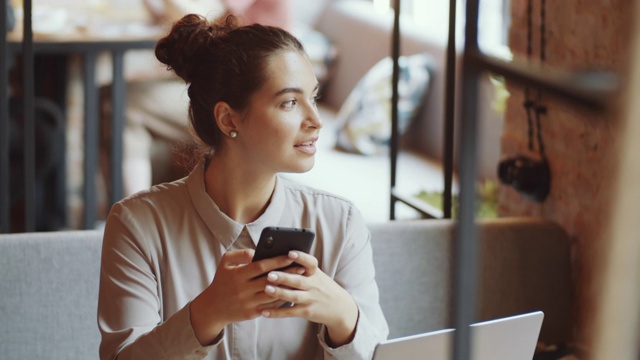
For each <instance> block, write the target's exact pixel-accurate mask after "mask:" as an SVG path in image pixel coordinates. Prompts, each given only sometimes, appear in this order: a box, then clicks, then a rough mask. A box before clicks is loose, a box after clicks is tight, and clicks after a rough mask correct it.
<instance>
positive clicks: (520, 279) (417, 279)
mask: <svg viewBox="0 0 640 360" xmlns="http://www.w3.org/2000/svg"><path fill="white" fill-rule="evenodd" d="M454 225H455V224H454V223H453V222H452V221H448V220H413V221H396V222H384V223H375V224H370V229H371V233H372V246H373V249H374V261H375V266H376V277H377V279H378V284H379V286H380V290H381V305H382V307H383V310H384V312H385V315H386V316H387V319H388V321H389V324H390V329H391V334H390V337H392V338H393V337H399V336H403V335H409V334H415V333H420V332H424V331H429V330H435V329H440V328H445V327H449V326H450V308H451V306H450V302H451V291H450V287H451V286H450V283H449V279H450V277H451V270H452V268H451V259H452V255H451V250H452V235H453V231H454V227H455V226H454ZM479 231H480V239H481V240H480V241H481V245H480V246H479V249H480V251H481V254H482V258H483V262H482V266H481V268H482V271H481V272H480V274H479V275H480V276H479V279H480V284H481V286H480V292H479V297H478V299H479V304H478V312H477V313H478V319H490V318H495V317H500V316H505V315H510V314H516V313H521V312H526V311H530V310H543V311H544V312H545V320H544V324H543V329H542V334H541V340H545V341H548V342H557V341H566V340H569V339H570V331H571V317H570V314H571V311H570V310H571V309H570V301H571V279H570V271H569V240H568V238H567V235H566V233H565V232H564V231H563V230H562V228H560V227H559V226H557V225H555V224H553V223H549V222H545V221H539V220H532V219H501V220H491V221H487V222H481V223H479ZM101 237H102V233H101V232H99V231H71V232H52V233H31V234H10V235H0V272H1V274H2V278H1V279H2V280H1V281H0V319H2V320H1V321H0V354H2V355H1V357H2V359H7V360H14V359H52V360H55V359H65V360H69V359H82V360H87V359H95V358H97V357H98V344H99V341H100V338H99V332H98V330H97V326H96V302H97V295H98V294H97V293H98V279H99V276H98V275H99V268H100V246H101V241H102V239H101Z"/></svg>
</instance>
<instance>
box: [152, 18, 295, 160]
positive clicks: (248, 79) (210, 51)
mask: <svg viewBox="0 0 640 360" xmlns="http://www.w3.org/2000/svg"><path fill="white" fill-rule="evenodd" d="M288 50H293V51H299V52H301V53H304V49H303V47H302V44H301V43H300V42H299V41H298V40H297V39H296V38H295V37H294V36H293V35H291V34H290V33H288V32H287V31H285V30H283V29H280V28H277V27H271V26H263V25H258V24H253V25H247V26H239V25H238V20H237V19H236V17H234V16H233V15H229V16H227V17H225V18H222V19H220V20H218V21H216V22H212V23H210V22H209V21H207V19H206V18H204V17H202V16H200V15H195V14H189V15H186V16H184V17H183V18H182V19H180V20H179V21H177V22H176V23H175V24H173V26H172V28H171V31H170V32H169V34H168V35H167V36H165V37H164V38H162V39H160V41H158V44H157V45H156V50H155V52H156V57H157V58H158V60H160V62H162V63H163V64H165V65H167V69H170V70H171V69H172V70H173V71H174V72H175V73H176V74H177V75H178V76H180V77H181V78H182V79H183V80H184V81H185V82H186V83H187V84H189V91H188V94H189V98H190V104H189V117H190V119H191V126H192V128H193V130H194V132H195V134H196V135H197V137H198V138H199V139H200V141H201V142H202V143H203V145H205V146H206V147H208V150H209V151H210V150H211V149H216V147H217V146H219V145H220V144H221V140H222V136H223V134H222V133H221V131H220V129H219V128H218V126H217V124H216V121H215V118H214V114H213V108H214V106H215V104H216V103H218V102H219V101H224V102H226V103H227V104H229V105H230V106H231V107H232V108H233V109H234V110H237V111H242V110H244V109H245V108H246V106H247V105H248V101H249V99H250V97H251V95H253V94H254V93H255V92H256V91H257V90H259V89H260V88H261V87H262V85H263V84H264V83H265V81H266V74H265V72H266V65H267V60H268V58H269V57H270V56H272V55H274V54H276V53H278V52H283V51H288ZM209 151H206V152H209Z"/></svg>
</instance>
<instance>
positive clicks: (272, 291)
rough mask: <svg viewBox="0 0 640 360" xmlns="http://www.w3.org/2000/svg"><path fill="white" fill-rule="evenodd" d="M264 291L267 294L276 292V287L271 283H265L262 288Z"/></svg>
mask: <svg viewBox="0 0 640 360" xmlns="http://www.w3.org/2000/svg"><path fill="white" fill-rule="evenodd" d="M264 292H266V293H267V294H273V293H275V292H276V288H275V287H273V286H271V285H267V286H266V287H265V289H264Z"/></svg>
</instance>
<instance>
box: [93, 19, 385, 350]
mask: <svg viewBox="0 0 640 360" xmlns="http://www.w3.org/2000/svg"><path fill="white" fill-rule="evenodd" d="M156 56H157V58H158V59H159V60H160V61H161V62H162V63H164V64H166V65H167V67H168V68H169V69H173V71H175V73H176V74H177V75H178V76H180V77H181V78H182V79H184V80H185V82H186V83H187V84H189V88H188V95H189V98H190V110H189V114H190V119H191V125H192V128H193V131H194V133H195V135H196V138H197V140H198V142H199V144H200V147H201V149H202V151H201V155H199V157H198V158H200V159H201V160H200V162H199V163H198V164H197V165H196V166H195V168H194V169H193V171H192V172H191V174H190V175H189V176H187V177H186V178H184V179H181V180H178V181H175V182H172V183H167V184H163V185H159V186H155V187H153V188H151V189H150V190H149V191H144V192H141V193H138V194H136V195H134V196H132V197H129V198H127V199H125V200H122V201H121V202H119V203H117V204H116V205H114V207H113V208H112V209H111V212H110V214H109V217H108V220H107V225H106V229H105V235H104V245H103V250H102V268H101V282H100V295H99V303H98V325H99V328H100V331H101V333H102V343H101V346H100V356H101V358H102V359H113V358H115V357H117V358H118V359H120V360H123V359H200V358H207V359H322V358H339V359H361V358H362V359H364V358H370V357H371V356H372V354H373V350H374V348H375V345H376V344H377V343H379V342H380V341H381V340H383V339H385V338H386V336H387V334H388V328H387V324H386V321H385V319H384V316H383V314H382V311H381V309H380V306H379V304H378V288H377V286H376V283H375V279H374V269H373V263H372V252H371V246H370V243H369V236H370V235H369V232H368V230H367V228H366V227H365V224H364V223H363V220H362V218H361V216H360V213H359V212H358V210H357V209H356V208H354V206H353V204H351V203H350V202H349V201H347V200H345V199H343V198H340V197H337V196H334V195H332V194H329V193H326V192H322V191H319V190H315V189H312V188H308V187H305V186H300V185H296V184H294V183H291V182H289V181H287V180H285V179H283V178H280V177H279V176H278V173H280V172H304V171H308V170H310V169H311V168H312V167H313V165H314V154H315V152H316V148H315V142H316V140H317V139H318V136H319V133H320V129H321V128H322V121H321V120H320V119H319V118H318V111H317V109H316V97H317V93H318V84H317V80H316V78H315V76H314V73H313V71H312V68H311V65H310V63H309V61H308V59H307V57H306V55H305V53H304V50H303V47H302V45H301V44H300V43H299V42H298V40H296V39H295V38H294V37H293V36H292V35H290V34H289V33H288V32H286V31H284V30H282V29H279V28H275V27H268V26H262V25H250V26H238V25H237V21H236V19H235V18H234V17H233V16H229V17H227V18H226V19H224V20H222V21H220V22H218V23H214V24H210V23H208V22H207V20H206V19H204V18H202V17H200V16H197V15H187V16H185V17H184V18H182V19H181V20H180V21H178V22H177V23H176V24H175V25H174V26H173V28H172V30H171V32H170V33H169V34H168V35H167V36H166V37H165V38H163V39H162V40H160V41H159V42H158V45H157V47H156ZM267 226H280V227H302V228H308V229H311V230H312V231H314V232H315V233H316V239H315V241H314V245H313V247H312V249H311V252H310V254H305V253H301V252H295V251H294V252H290V253H289V254H288V256H280V257H276V258H271V259H266V260H261V261H257V262H251V259H252V257H253V253H254V250H253V249H255V246H256V243H257V241H258V237H259V236H260V233H261V231H262V229H263V228H265V227H267ZM292 263H296V264H298V265H300V266H298V267H293V268H290V270H287V271H278V270H277V269H281V268H283V267H285V266H287V265H290V264H292ZM260 275H266V276H260ZM285 301H289V302H293V303H294V305H293V306H292V307H280V306H279V305H280V304H282V302H285Z"/></svg>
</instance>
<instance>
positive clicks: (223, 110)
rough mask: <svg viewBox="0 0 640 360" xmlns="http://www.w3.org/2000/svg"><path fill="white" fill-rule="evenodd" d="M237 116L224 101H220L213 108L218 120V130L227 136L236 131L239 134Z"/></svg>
mask: <svg viewBox="0 0 640 360" xmlns="http://www.w3.org/2000/svg"><path fill="white" fill-rule="evenodd" d="M236 115H237V113H236V111H235V110H233V108H231V106H229V104H227V103H226V102H224V101H219V102H218V103H217V104H216V105H215V106H214V107H213V116H214V117H215V119H216V123H217V124H218V128H219V129H220V131H222V133H223V134H225V135H227V136H229V134H230V133H231V132H232V131H236V133H237V126H236V125H237V124H236V121H237V119H238V116H236Z"/></svg>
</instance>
